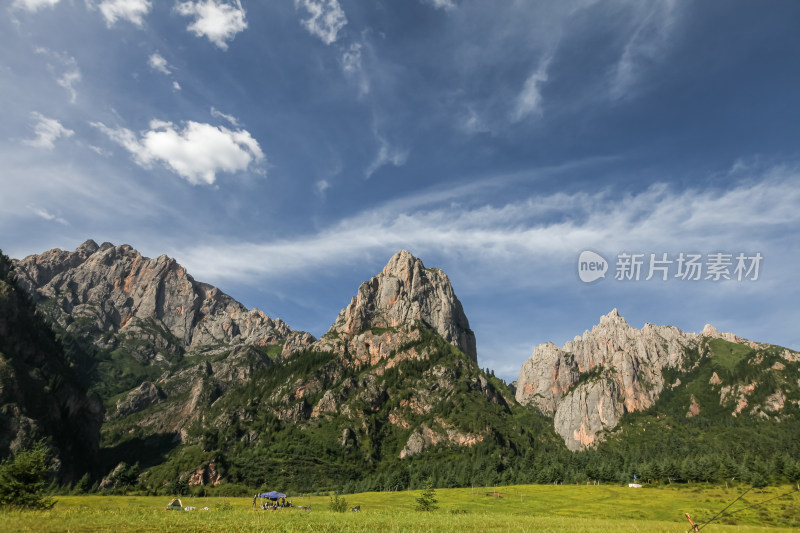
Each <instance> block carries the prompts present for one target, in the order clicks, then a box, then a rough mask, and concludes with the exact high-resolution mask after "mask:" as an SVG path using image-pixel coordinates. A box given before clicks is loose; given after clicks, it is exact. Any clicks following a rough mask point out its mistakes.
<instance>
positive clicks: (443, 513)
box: [0, 485, 800, 533]
mask: <svg viewBox="0 0 800 533" xmlns="http://www.w3.org/2000/svg"><path fill="white" fill-rule="evenodd" d="M744 490H745V489H744V488H735V489H734V488H731V489H725V488H720V487H712V486H703V485H683V486H676V487H661V488H649V487H645V488H641V489H632V488H628V487H620V486H616V485H601V486H575V485H572V486H564V485H560V486H546V485H524V486H511V487H496V488H485V487H480V488H478V487H476V488H474V489H469V488H468V489H438V490H437V491H436V494H437V498H438V499H439V506H440V508H439V509H438V510H436V511H433V512H419V511H415V510H414V503H415V498H416V497H417V496H418V495H419V493H420V492H419V491H409V492H381V493H375V492H370V493H362V494H349V495H346V496H345V498H346V499H347V502H348V504H349V505H350V506H351V507H352V506H355V505H360V506H361V510H362V512H361V513H351V512H347V513H334V512H332V511H330V510H329V509H328V501H329V498H328V497H327V496H311V495H290V496H291V499H292V500H293V502H294V504H295V506H301V505H302V506H311V510H310V511H302V510H300V509H296V508H295V509H282V510H278V511H261V510H253V509H252V508H251V505H252V498H193V497H184V498H182V501H183V504H184V506H188V505H192V506H195V507H196V508H197V509H200V508H202V507H206V506H207V507H209V508H210V510H209V511H199V510H198V511H193V512H178V511H164V507H165V506H166V505H167V503H168V502H169V500H170V498H168V497H163V496H158V497H155V496H96V495H91V496H61V497H58V498H57V504H56V506H55V507H54V508H53V509H52V510H50V511H43V512H33V511H6V512H2V513H0V531H9V532H10V531H14V532H22V531H30V532H37V533H46V532H56V531H58V532H70V531H75V532H78V531H80V532H84V531H86V532H110V533H124V532H129V531H130V532H134V531H135V532H139V531H153V532H156V531H158V532H173V531H174V532H181V533H189V532H211V531H231V532H251V531H252V532H262V531H263V532H270V533H271V532H275V531H292V532H295V531H296V532H300V531H310V532H314V533H321V532H327V531H354V532H355V531H358V532H368V531H370V532H371V531H397V532H400V531H409V532H410V531H424V532H438V531H442V532H445V531H475V530H477V531H480V532H481V533H485V532H490V531H498V532H499V531H537V532H539V531H546V532H567V531H577V532H587V533H588V532H617V531H619V532H622V531H626V532H628V531H647V532H675V531H686V530H687V529H688V527H689V526H688V522H687V521H686V519H685V518H684V516H683V513H684V512H689V513H690V514H691V515H692V518H694V519H695V521H696V522H698V523H703V522H704V521H705V520H707V519H709V518H711V517H712V516H713V515H714V514H716V512H717V511H720V510H722V509H723V508H724V507H725V506H726V505H728V504H729V503H730V502H732V501H733V500H734V499H736V497H737V496H739V495H740V494H741V493H742V492H743V491H744ZM791 490H792V487H790V486H784V487H770V488H766V489H758V490H755V489H754V490H751V491H750V492H749V493H748V494H747V495H746V496H745V497H744V498H743V499H742V500H740V501H739V502H737V503H736V504H735V505H734V506H732V507H731V508H730V509H729V511H734V513H733V514H732V515H730V516H726V517H724V518H722V519H721V520H718V521H716V522H713V523H712V524H710V525H708V526H707V527H706V528H705V529H704V531H706V532H708V533H713V532H714V531H720V532H721V531H731V532H740V533H745V532H758V531H771V532H777V531H791V530H794V531H797V530H798V529H800V492H794V493H792V494H790V495H788V496H786V497H783V498H779V499H773V500H772V501H770V502H767V503H766V504H764V505H759V506H757V507H754V508H751V509H746V510H743V511H741V512H735V511H736V510H737V509H743V508H745V507H747V506H748V505H753V504H756V503H758V502H762V501H765V500H768V499H770V498H774V497H775V496H779V495H781V494H784V493H786V492H789V491H791ZM493 493H494V494H493Z"/></svg>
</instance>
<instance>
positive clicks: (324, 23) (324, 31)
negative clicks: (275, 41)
mask: <svg viewBox="0 0 800 533" xmlns="http://www.w3.org/2000/svg"><path fill="white" fill-rule="evenodd" d="M294 5H295V7H296V8H298V7H303V8H304V9H305V10H306V11H307V12H308V15H309V17H308V18H307V19H304V20H303V21H302V24H303V26H304V27H305V29H307V30H308V32H309V33H310V34H311V35H314V36H315V37H319V38H320V39H321V40H322V42H323V43H325V44H333V43H335V42H336V39H338V38H339V32H340V31H341V29H342V28H344V27H345V25H346V24H347V17H346V16H345V14H344V10H343V9H342V6H341V5H339V2H338V0H294Z"/></svg>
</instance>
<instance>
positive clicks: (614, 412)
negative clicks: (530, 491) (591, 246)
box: [516, 309, 699, 450]
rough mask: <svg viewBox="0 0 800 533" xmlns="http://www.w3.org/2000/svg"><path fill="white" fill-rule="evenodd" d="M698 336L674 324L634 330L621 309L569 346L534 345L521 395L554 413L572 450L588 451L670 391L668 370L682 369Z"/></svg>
mask: <svg viewBox="0 0 800 533" xmlns="http://www.w3.org/2000/svg"><path fill="white" fill-rule="evenodd" d="M698 339H699V337H698V335H696V334H694V333H684V332H682V331H681V330H679V329H678V328H675V327H671V326H654V325H652V324H646V325H645V326H644V327H643V328H642V329H636V328H633V327H631V326H630V325H629V324H628V323H627V322H626V321H625V319H624V318H623V317H622V316H621V315H620V314H619V312H618V311H617V310H616V309H614V310H612V311H611V312H610V313H608V314H607V315H604V316H602V317H600V320H599V323H598V324H597V325H595V326H594V327H593V328H592V330H591V331H586V332H585V333H584V334H583V336H582V337H581V336H578V337H575V339H574V340H572V341H570V342H567V343H565V344H564V346H563V347H562V348H559V347H558V346H556V345H555V344H553V343H546V344H542V345H539V346H537V347H536V348H534V350H533V355H532V356H531V358H530V359H528V360H527V361H526V362H525V363H524V364H523V366H522V369H521V370H520V374H519V379H518V380H517V392H516V398H517V401H519V402H520V403H522V404H531V405H535V406H536V407H538V408H539V410H541V411H542V412H543V413H544V414H546V415H552V416H553V417H554V423H555V426H556V431H557V432H558V433H559V434H560V435H561V436H562V437H563V438H564V441H565V442H566V444H567V446H568V447H569V448H570V449H573V450H577V449H581V448H583V447H586V446H589V445H591V444H593V443H595V442H596V440H597V438H598V437H597V435H598V433H600V432H601V431H602V430H604V429H606V428H610V427H614V426H616V424H617V422H618V421H619V418H620V417H621V416H622V415H623V414H624V413H626V412H631V411H638V410H642V409H646V408H648V407H650V406H651V405H652V404H653V402H654V401H655V400H656V399H657V398H658V396H659V394H660V393H661V391H662V389H663V388H664V379H663V376H662V369H664V368H667V367H676V366H679V365H680V364H681V363H682V361H683V357H684V354H685V353H686V350H687V348H690V347H695V346H696V345H697V343H698Z"/></svg>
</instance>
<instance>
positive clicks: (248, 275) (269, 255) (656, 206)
mask: <svg viewBox="0 0 800 533" xmlns="http://www.w3.org/2000/svg"><path fill="white" fill-rule="evenodd" d="M798 178H800V174H798V172H797V171H796V170H786V169H778V170H776V171H774V172H772V173H767V174H766V175H765V176H764V177H763V179H762V180H759V181H754V182H742V183H740V184H738V185H734V186H731V187H729V188H728V189H727V190H724V191H719V190H712V189H707V190H700V189H694V190H691V189H690V190H684V191H675V190H672V189H670V188H669V187H667V186H666V185H663V184H660V185H655V186H652V187H650V188H648V189H645V190H643V191H640V192H638V193H636V194H630V195H625V196H622V197H618V196H612V195H610V194H609V193H608V192H606V191H601V192H596V193H593V194H587V193H582V192H577V193H573V194H565V193H556V194H552V195H548V196H540V197H530V198H526V199H521V200H519V201H515V202H511V203H508V204H505V205H500V206H492V205H485V204H484V205H477V206H474V207H471V208H467V207H464V206H458V207H456V208H454V207H452V206H451V205H449V204H448V205H442V204H439V205H437V206H429V207H426V208H414V209H404V208H400V209H398V208H397V207H398V206H400V205H402V204H403V202H396V203H395V202H390V203H388V204H385V205H381V206H378V207H375V208H372V209H370V210H367V211H365V212H363V213H361V214H358V215H356V216H354V217H351V218H348V219H345V220H342V221H341V222H340V223H338V224H336V225H334V226H330V227H327V228H326V229H325V230H323V231H321V232H319V233H316V234H310V235H306V236H293V237H292V238H290V239H284V240H275V241H270V242H263V243H254V242H245V243H238V244H237V243H234V244H231V243H229V242H216V243H209V244H208V245H202V246H199V247H194V248H191V249H187V250H183V251H180V252H178V253H177V254H178V256H179V257H180V260H181V262H182V264H184V265H185V266H187V267H188V268H189V269H190V270H191V271H192V272H193V273H194V274H195V275H196V276H198V277H199V278H205V279H213V280H215V281H219V280H225V279H234V280H238V281H245V280H252V279H253V278H259V279H261V280H264V279H265V278H269V279H280V278H292V279H297V277H298V276H302V275H303V274H304V273H308V274H311V275H314V273H316V272H318V271H319V268H320V265H325V268H326V269H331V268H335V267H337V266H338V267H344V266H348V265H350V264H354V263H356V262H358V261H361V260H363V258H364V257H365V256H371V255H374V254H378V255H379V256H386V257H388V256H389V255H391V254H392V253H394V252H396V251H397V250H398V249H401V248H408V249H411V250H413V251H414V253H415V254H417V255H423V254H432V255H433V254H435V255H438V256H440V257H441V256H442V255H444V256H450V257H455V258H464V261H462V262H467V263H469V266H464V268H465V269H467V270H472V271H473V272H479V273H480V276H479V278H481V279H477V280H476V281H475V283H477V284H485V283H494V282H497V283H503V284H506V283H514V284H519V286H534V285H537V284H539V285H541V284H547V285H551V284H556V283H569V284H572V283H575V279H574V273H573V272H571V271H570V272H566V273H559V272H558V271H557V270H558V268H560V267H558V265H561V264H572V262H573V261H574V260H575V259H576V258H577V255H578V253H579V252H580V251H581V250H583V249H586V248H600V247H603V248H604V249H601V250H600V251H601V252H602V251H606V252H607V251H613V252H620V251H625V250H634V251H641V252H643V253H645V252H652V253H657V252H663V251H698V250H700V251H703V252H706V253H712V252H715V251H718V250H719V249H720V248H723V249H724V248H726V247H727V248H730V251H732V252H739V251H747V252H754V251H756V250H760V251H762V252H763V251H765V249H767V248H768V247H769V246H770V239H771V240H772V241H771V242H772V243H773V245H774V246H775V247H776V248H775V249H777V248H778V247H780V246H784V245H781V244H780V242H782V241H781V239H784V240H785V239H786V238H790V237H788V236H790V235H793V234H796V232H797V231H798V230H800V211H798V210H797V209H796V205H797V204H798V202H800V189H798V188H797V187H794V186H793V183H794V182H795V181H796V180H797V179H798ZM412 203H413V202H412ZM743 220H746V221H747V224H746V225H743V224H742V221H743ZM364 228H369V231H365V230H364ZM765 235H768V237H765ZM774 243H778V244H774ZM784 247H785V246H784ZM209 258H212V259H209ZM534 271H539V272H548V273H551V274H553V275H557V276H562V277H563V279H550V278H547V279H545V278H543V277H541V276H539V277H535V276H531V275H530V273H531V272H534ZM501 273H502V275H501ZM493 280H494V281H493ZM505 289H508V287H505Z"/></svg>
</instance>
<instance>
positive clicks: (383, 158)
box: [364, 134, 409, 179]
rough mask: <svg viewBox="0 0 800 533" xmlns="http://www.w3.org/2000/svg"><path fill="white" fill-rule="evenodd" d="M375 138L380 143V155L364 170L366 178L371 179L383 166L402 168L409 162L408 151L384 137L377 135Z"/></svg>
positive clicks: (376, 155)
mask: <svg viewBox="0 0 800 533" xmlns="http://www.w3.org/2000/svg"><path fill="white" fill-rule="evenodd" d="M375 138H376V139H377V141H378V153H377V154H375V158H374V159H373V160H372V162H371V163H370V164H369V165H368V166H367V168H366V169H365V170H364V176H365V177H366V178H367V179H369V178H371V177H372V175H373V174H375V172H376V171H377V170H378V169H379V168H381V167H383V166H386V165H393V166H396V167H402V166H403V165H405V164H406V161H407V160H408V154H409V151H408V150H405V149H403V148H399V147H397V146H394V145H392V144H390V143H389V141H387V140H386V139H385V138H384V137H383V136H382V135H379V134H376V135H375Z"/></svg>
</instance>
